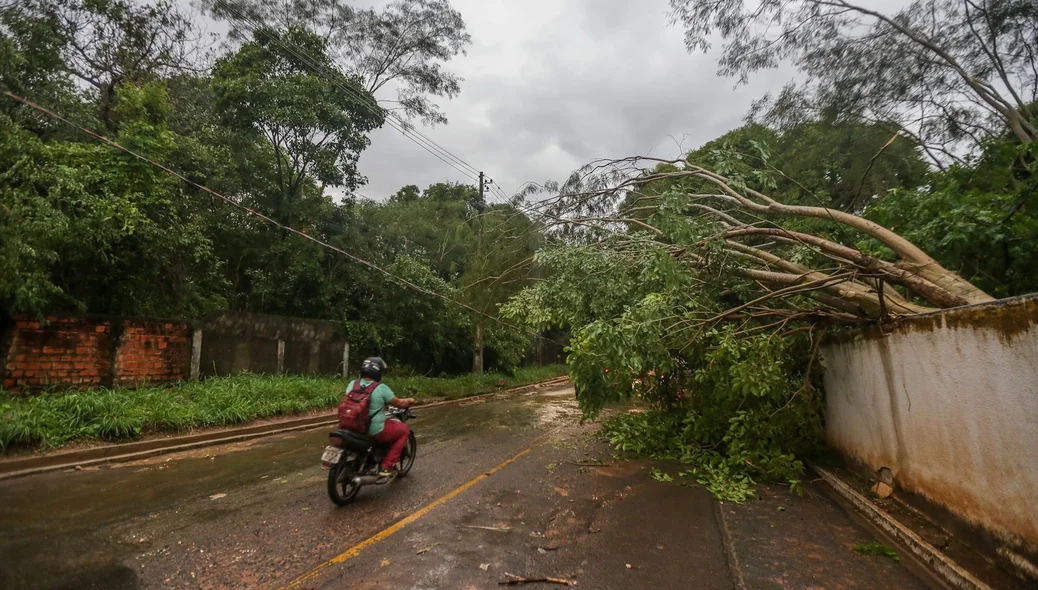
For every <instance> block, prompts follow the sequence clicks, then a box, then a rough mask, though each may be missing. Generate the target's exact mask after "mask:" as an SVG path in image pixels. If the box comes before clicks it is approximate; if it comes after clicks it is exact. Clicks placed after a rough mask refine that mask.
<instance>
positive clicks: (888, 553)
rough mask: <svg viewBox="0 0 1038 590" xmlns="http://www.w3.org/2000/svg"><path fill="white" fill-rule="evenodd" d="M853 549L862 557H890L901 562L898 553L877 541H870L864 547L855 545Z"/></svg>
mask: <svg viewBox="0 0 1038 590" xmlns="http://www.w3.org/2000/svg"><path fill="white" fill-rule="evenodd" d="M853 549H854V550H855V551H857V552H858V553H861V554H862V555H875V556H876V557H888V558H890V559H893V560H894V561H901V558H900V557H898V555H897V551H894V550H893V549H892V548H890V547H887V546H886V545H884V544H883V543H878V542H876V541H870V542H868V543H865V544H864V545H855V546H854V547H853Z"/></svg>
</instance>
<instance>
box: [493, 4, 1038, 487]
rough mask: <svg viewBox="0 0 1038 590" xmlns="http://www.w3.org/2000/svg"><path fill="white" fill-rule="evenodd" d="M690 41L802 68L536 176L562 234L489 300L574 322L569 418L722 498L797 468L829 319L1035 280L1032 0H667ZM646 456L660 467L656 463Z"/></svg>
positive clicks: (732, 63)
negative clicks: (649, 148) (667, 149)
mask: <svg viewBox="0 0 1038 590" xmlns="http://www.w3.org/2000/svg"><path fill="white" fill-rule="evenodd" d="M671 4H672V6H673V7H674V9H675V13H674V17H675V21H676V22H677V23H679V24H680V25H682V26H684V27H685V30H686V41H687V44H688V47H689V49H690V50H701V49H706V48H707V47H709V44H710V42H711V41H712V40H716V38H717V36H718V35H719V36H720V37H721V38H722V39H723V42H724V45H723V48H722V52H723V53H722V58H721V65H720V69H721V72H722V73H724V74H730V75H736V76H740V77H741V78H743V79H746V78H747V77H748V76H749V75H750V74H752V73H753V72H755V71H757V70H759V69H763V68H769V67H774V66H776V65H778V64H780V63H782V62H783V61H784V60H790V61H791V62H792V63H793V64H794V65H796V66H797V67H798V68H799V69H800V70H801V71H802V72H803V73H804V74H805V77H804V79H803V82H802V83H800V84H798V85H794V86H790V87H788V88H787V89H786V90H785V91H784V92H783V93H781V94H780V95H778V96H769V97H765V98H764V99H763V100H762V101H760V102H759V103H758V104H757V105H756V107H755V109H754V110H753V111H752V112H751V114H750V119H751V121H753V120H757V121H760V122H761V123H752V122H751V124H748V125H747V126H745V127H743V128H740V129H737V130H734V131H732V132H730V133H728V134H726V135H725V136H723V137H721V138H718V139H716V140H713V141H711V142H708V143H707V144H705V145H704V146H702V147H700V148H698V149H696V150H693V151H692V152H690V153H688V154H685V155H683V157H680V158H678V159H675V160H673V161H667V162H661V161H659V160H655V161H654V160H653V159H651V158H637V157H634V158H626V159H619V160H612V161H598V162H594V163H593V164H591V165H589V166H587V167H585V168H583V169H581V170H580V171H578V172H577V173H575V174H574V175H572V176H571V177H570V179H569V180H568V181H566V182H564V183H548V184H546V185H544V186H545V189H546V191H547V192H549V193H551V196H552V198H551V199H549V200H548V201H547V202H548V203H551V204H550V205H548V208H549V211H550V214H551V216H552V217H553V218H554V219H557V220H558V228H557V235H558V236H559V237H560V240H559V241H558V242H556V243H554V244H553V245H552V246H550V247H549V248H547V249H544V250H542V251H540V252H539V253H538V255H537V259H538V262H539V263H540V264H541V265H542V266H543V267H544V268H545V269H546V277H547V280H546V281H544V282H540V283H538V284H536V285H532V286H530V287H528V288H527V289H525V290H524V291H522V292H520V293H519V294H518V295H517V296H516V297H515V298H513V300H512V301H511V302H510V303H509V305H508V306H507V307H506V308H505V310H504V311H505V314H506V315H507V316H508V317H511V318H514V319H516V320H523V321H526V322H528V324H529V325H531V326H533V327H536V328H538V329H546V328H549V327H560V326H561V327H566V328H568V329H570V330H572V334H573V337H572V344H571V352H570V356H569V360H568V362H569V366H570V369H571V371H572V376H573V379H574V383H575V384H576V387H577V395H578V398H579V399H580V402H581V406H582V407H583V408H584V410H585V414H586V416H588V417H593V416H596V415H598V414H599V413H600V412H601V411H603V410H604V409H605V408H606V407H608V406H609V405H610V404H613V403H617V402H622V401H625V400H627V399H630V398H632V397H633V398H638V399H640V400H642V401H643V402H644V403H646V404H647V405H648V409H647V411H641V412H637V413H625V414H620V415H619V416H618V417H616V418H614V419H612V420H611V421H610V422H609V423H608V424H607V426H606V429H605V432H606V434H607V436H608V438H609V440H610V441H611V442H612V443H613V444H614V445H616V446H617V447H618V448H619V449H622V450H625V451H630V452H634V453H638V454H643V455H648V456H652V457H660V458H669V459H678V460H681V461H683V462H685V463H687V464H689V465H691V468H690V469H689V470H688V471H684V472H682V474H681V475H684V476H690V477H692V478H694V479H696V480H698V481H699V482H700V483H703V484H704V485H706V486H707V487H708V488H709V489H710V490H711V491H712V492H713V493H715V494H716V495H718V496H719V497H722V498H725V499H729V500H733V501H742V500H745V499H746V498H748V497H749V496H750V495H752V486H753V483H754V482H756V481H778V482H786V483H790V484H791V485H793V486H794V487H795V486H796V485H797V484H796V481H797V479H798V478H799V476H800V474H801V472H802V469H803V465H802V463H801V460H800V459H801V458H802V457H803V456H804V455H805V454H808V453H810V452H811V451H812V450H813V449H814V448H815V447H816V445H817V444H818V436H817V435H818V433H819V431H820V429H821V426H822V420H821V415H822V414H821V408H822V404H823V394H822V391H821V389H820V379H819V377H820V373H821V370H822V368H821V367H820V366H819V365H820V361H819V359H818V346H819V343H820V341H821V339H822V338H823V336H824V334H825V332H826V331H827V330H830V329H832V328H833V327H834V326H856V325H861V324H863V323H876V322H882V323H887V322H893V321H897V318H898V317H900V316H906V315H912V314H917V313H923V312H927V311H934V310H937V309H941V308H948V307H954V306H958V305H964V304H969V303H980V302H984V301H990V300H992V298H995V297H1005V296H1011V295H1018V294H1023V293H1029V292H1033V291H1036V290H1038V282H1036V279H1035V274H1034V273H1033V272H1030V271H1029V270H1028V269H1031V268H1033V267H1034V265H1035V264H1036V263H1038V251H1036V247H1038V232H1036V230H1038V201H1036V200H1035V199H1036V195H1038V190H1036V189H1038V186H1036V185H1035V182H1036V180H1035V178H1036V176H1035V172H1036V171H1038V170H1036V153H1035V148H1034V139H1035V137H1036V133H1035V129H1038V113H1036V111H1035V108H1034V105H1035V104H1036V100H1038V96H1036V94H1035V93H1036V92H1038V86H1036V85H1035V77H1034V72H1035V69H1034V66H1035V63H1036V62H1035V55H1036V53H1035V51H1034V50H1035V46H1034V39H1035V31H1036V30H1038V26H1036V25H1038V12H1036V11H1035V10H1034V6H1033V3H1027V2H1002V3H981V4H979V5H978V4H975V3H965V4H962V3H955V2H945V1H943V0H937V1H935V2H921V3H919V2H917V3H912V4H910V5H908V6H906V7H905V8H904V9H902V10H900V11H899V12H898V13H896V14H892V15H886V14H883V13H880V12H876V11H874V10H871V9H870V8H868V7H862V6H858V5H856V4H853V3H851V2H845V1H843V0H837V1H835V2H816V1H814V0H802V1H797V2H762V3H759V6H758V5H753V6H749V5H747V4H745V3H743V2H738V1H733V2H729V1H724V2H708V1H700V0H672V3H671ZM659 479H664V480H665V479H667V477H666V476H664V475H663V474H660V475H659Z"/></svg>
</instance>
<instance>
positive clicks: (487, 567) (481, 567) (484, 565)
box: [479, 563, 490, 571]
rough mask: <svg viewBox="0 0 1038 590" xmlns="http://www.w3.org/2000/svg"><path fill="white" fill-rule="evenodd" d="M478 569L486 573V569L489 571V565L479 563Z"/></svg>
mask: <svg viewBox="0 0 1038 590" xmlns="http://www.w3.org/2000/svg"><path fill="white" fill-rule="evenodd" d="M479 569H481V570H483V571H487V570H488V569H490V564H489V563H481V564H479Z"/></svg>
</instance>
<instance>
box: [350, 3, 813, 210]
mask: <svg viewBox="0 0 1038 590" xmlns="http://www.w3.org/2000/svg"><path fill="white" fill-rule="evenodd" d="M453 3H454V5H455V6H456V7H457V8H458V9H459V10H460V11H461V12H462V14H463V15H464V17H465V20H466V22H467V23H468V27H469V31H470V33H471V34H472V38H473V44H472V46H471V47H470V48H469V51H468V55H466V56H463V57H460V58H457V59H455V60H454V61H452V62H451V63H450V65H449V67H450V68H451V69H452V70H453V71H456V72H458V73H459V74H460V75H461V76H463V77H464V78H465V81H464V83H463V84H462V93H461V96H459V97H458V98H457V99H455V100H453V101H449V102H443V103H441V106H443V107H444V110H445V111H446V113H447V116H448V118H449V119H450V123H449V124H447V125H445V126H440V127H436V128H432V129H429V128H421V129H420V130H421V131H422V133H424V134H425V135H427V136H429V137H431V138H432V139H434V140H435V141H436V142H438V143H440V144H441V145H443V146H444V147H446V148H447V149H449V150H450V151H451V152H453V153H455V154H457V155H458V156H460V157H461V158H463V159H464V160H465V161H467V162H468V163H470V164H471V165H473V166H475V167H477V168H479V169H481V170H484V171H485V172H486V173H487V174H488V175H489V176H490V177H491V178H493V179H495V180H496V181H497V183H498V184H499V185H501V186H502V187H504V189H505V191H506V192H509V193H511V192H512V191H514V190H515V189H517V188H518V187H519V186H520V185H522V184H523V183H524V182H527V181H535V182H543V181H545V180H548V179H563V178H565V177H566V176H567V175H568V174H569V173H570V172H571V171H572V170H573V169H575V168H577V167H579V166H580V165H581V164H583V163H586V162H587V161H589V160H592V159H594V158H600V157H622V156H627V155H634V154H649V153H651V154H653V155H656V156H674V155H676V154H678V153H679V151H680V150H679V148H678V145H679V144H680V145H681V147H682V149H685V150H687V149H691V148H694V147H696V146H698V145H701V144H702V143H704V142H706V141H709V140H711V139H713V138H715V137H717V136H719V135H721V134H722V133H724V132H725V131H728V130H730V129H733V128H735V127H737V126H739V125H740V124H741V120H742V117H743V115H744V114H745V113H746V110H747V109H748V107H749V105H750V102H751V101H752V100H753V99H754V98H756V97H758V96H760V95H761V94H763V92H764V91H765V89H767V88H775V87H777V86H779V85H781V84H782V83H783V82H785V81H787V80H789V79H790V78H791V77H792V73H791V71H790V70H784V71H776V72H767V73H763V74H761V75H759V76H757V77H756V78H755V79H754V80H753V83H752V84H751V85H749V86H747V87H740V88H737V89H736V88H734V80H731V79H727V78H718V77H717V76H716V74H715V72H716V69H717V61H716V60H717V56H716V55H699V54H697V55H689V54H688V53H687V52H686V51H685V47H684V44H683V39H682V35H683V32H682V30H681V29H680V28H676V27H672V26H670V25H669V23H668V18H667V13H668V10H669V7H668V2H667V0H643V1H641V2H631V1H625V0H527V1H523V2H516V1H511V0H497V1H487V0H454V2H453ZM360 167H361V171H362V172H363V173H364V174H365V175H367V176H368V178H369V181H368V184H367V186H365V187H363V188H361V189H360V191H359V192H360V193H362V194H364V195H367V196H370V197H373V198H382V197H385V196H386V195H388V194H391V193H393V192H395V191H396V190H397V189H398V188H400V187H401V186H402V185H404V184H417V185H419V186H423V187H424V186H425V185H428V184H430V183H433V182H438V181H442V180H455V181H467V182H470V179H468V178H467V177H465V176H464V175H462V174H460V173H459V172H457V171H455V170H453V169H452V168H450V167H449V166H447V165H446V164H444V163H443V162H441V161H439V160H437V159H436V158H434V157H433V156H431V155H429V154H428V153H426V152H425V151H423V150H422V149H421V148H420V147H418V146H417V145H415V144H413V143H411V142H410V141H409V140H407V139H406V138H404V137H402V136H401V135H400V134H399V133H398V132H396V131H394V130H392V129H389V128H384V129H381V130H378V131H376V132H375V133H373V134H372V145H371V147H370V148H368V150H367V151H366V152H365V153H364V154H363V155H362V157H361V160H360Z"/></svg>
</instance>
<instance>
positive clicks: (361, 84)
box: [0, 0, 541, 374]
mask: <svg viewBox="0 0 1038 590" xmlns="http://www.w3.org/2000/svg"><path fill="white" fill-rule="evenodd" d="M220 6H221V7H222V8H223V10H222V11H220V10H216V7H215V6H214V7H211V8H213V10H214V11H215V12H216V13H217V14H218V16H227V17H228V18H231V17H232V16H233V14H234V10H249V11H255V10H259V9H260V8H262V7H261V6H260V5H258V4H257V5H256V6H253V7H251V8H249V7H247V6H245V5H238V4H232V3H220ZM286 6H287V5H286ZM314 6H316V7H317V8H319V9H320V11H323V12H322V14H323V16H322V17H321V19H317V18H310V17H312V16H313V15H312V14H311V12H312V11H309V12H307V11H306V10H305V7H304V6H303V4H298V3H297V4H293V5H292V7H290V8H286V10H293V11H303V12H306V14H307V15H309V16H308V17H307V18H305V19H303V18H295V17H298V16H299V14H303V12H299V14H295V17H293V18H290V19H281V18H278V16H279V15H275V14H273V13H268V12H264V13H263V14H262V15H261V16H262V17H263V18H259V19H258V20H257V21H256V22H252V21H249V20H248V19H246V20H240V19H239V20H235V21H234V25H235V26H234V27H233V29H232V32H231V36H230V37H229V38H228V39H224V40H222V41H224V42H223V43H218V44H214V43H213V42H212V40H208V39H207V38H206V37H204V36H203V35H201V33H200V31H198V30H196V28H195V26H194V25H193V24H192V21H191V19H189V18H187V17H186V16H185V15H184V14H182V13H181V12H180V11H179V9H178V7H177V5H176V4H175V3H168V2H157V3H138V2H134V1H132V0H99V1H94V0H91V1H82V2H80V1H76V2H58V1H56V0H30V1H28V2H16V3H11V2H4V3H0V82H2V87H3V88H4V89H9V90H11V91H12V92H15V93H16V94H20V95H23V96H26V97H27V98H29V99H31V100H33V101H35V102H38V103H40V104H42V105H43V106H45V107H48V108H52V109H54V110H56V111H58V112H60V113H61V114H63V115H65V116H67V117H69V118H70V119H72V120H73V121H74V122H75V123H77V124H80V125H84V126H86V127H88V128H91V129H95V130H98V131H100V132H101V133H104V134H105V135H106V136H108V137H110V138H111V139H113V140H114V141H116V142H119V143H121V144H123V145H125V146H126V147H128V148H130V149H131V150H134V151H135V152H137V153H139V154H141V155H142V156H145V157H148V158H151V159H153V160H155V161H157V162H159V163H161V164H163V165H165V166H168V167H170V168H171V169H173V170H176V171H177V172H179V173H181V174H183V175H184V176H185V177H187V178H189V179H190V180H192V181H194V182H197V183H199V184H202V185H204V186H207V187H210V188H212V189H214V190H216V191H219V192H220V193H222V194H224V195H227V196H229V197H230V198H232V199H234V200H235V201H236V202H239V203H241V204H243V205H246V206H248V207H251V208H253V209H255V210H257V211H259V212H261V213H263V214H265V215H268V216H270V217H272V218H273V219H275V220H277V221H279V222H281V223H285V224H287V225H290V226H292V227H295V228H297V229H299V230H301V231H304V232H307V233H309V234H310V235H313V236H316V237H319V238H320V239H322V240H324V241H327V242H329V243H331V244H333V245H335V246H336V247H339V248H342V249H344V250H345V251H347V252H350V253H351V254H354V255H356V256H359V257H361V258H364V259H366V260H370V261H372V262H374V263H375V264H378V265H379V266H381V267H384V268H386V269H387V270H389V271H390V272H392V273H394V274H396V275H398V276H400V277H402V278H403V279H405V280H407V281H410V282H412V283H414V284H417V285H419V286H421V287H423V288H425V289H429V290H432V291H435V292H437V293H441V294H443V295H446V296H448V297H451V298H454V299H458V300H462V301H465V302H466V303H468V304H470V305H472V306H473V307H475V308H477V309H479V310H480V311H482V312H484V313H486V314H487V315H490V316H493V315H495V314H496V313H497V305H498V304H499V303H500V302H502V301H504V300H505V299H506V298H507V297H508V296H509V295H510V294H511V293H513V292H515V291H517V290H518V289H520V288H522V287H523V286H524V285H525V284H526V282H525V281H526V278H525V277H526V276H527V274H528V271H529V266H530V265H529V264H528V263H526V264H524V263H523V261H529V259H530V257H531V255H532V254H533V251H534V250H535V249H536V248H537V247H538V245H539V244H540V240H541V234H540V232H539V231H538V229H537V228H536V227H534V225H533V224H532V222H531V220H530V219H528V218H527V217H526V216H525V215H522V214H520V213H519V212H518V211H517V210H516V209H515V208H514V207H511V206H509V205H490V204H488V203H484V202H482V200H481V196H480V191H479V190H478V188H477V187H473V186H467V185H455V184H436V185H433V186H430V187H428V188H426V189H425V190H420V189H419V188H418V187H416V186H407V187H405V188H403V189H402V190H401V191H400V192H399V193H398V194H397V195H394V196H392V197H390V198H389V199H388V200H387V201H384V202H373V201H367V200H360V199H356V198H354V197H353V196H351V195H352V191H353V190H354V189H356V188H357V187H359V186H360V185H362V184H363V182H364V175H363V172H362V171H361V170H359V169H358V164H357V163H358V157H359V155H360V153H361V152H362V151H363V150H364V149H365V148H366V147H367V146H368V144H369V143H370V139H369V132H370V131H372V130H373V129H375V128H377V127H379V126H381V125H383V124H384V123H386V121H387V112H388V111H386V110H384V109H383V108H382V107H380V106H378V101H379V98H378V97H377V96H376V95H375V93H376V92H379V91H380V89H382V88H383V87H384V86H385V85H386V84H387V83H388V82H392V84H391V85H390V87H392V88H397V89H399V91H400V94H399V95H398V96H396V98H398V99H399V100H401V101H402V102H403V104H404V106H405V110H406V111H407V113H409V114H410V115H413V116H415V117H419V118H423V119H427V120H431V121H442V120H443V117H442V114H441V113H440V112H439V111H438V109H437V108H436V106H435V104H433V103H432V102H431V98H432V97H437V96H441V97H452V96H454V95H456V94H457V93H458V91H459V89H460V87H459V85H458V80H457V78H456V77H455V76H453V75H452V74H451V73H450V72H448V71H446V70H445V69H444V64H445V62H447V61H448V60H449V59H450V58H451V57H452V56H454V55H456V54H458V53H459V52H460V51H462V50H463V48H464V46H465V45H466V44H467V42H468V35H467V33H466V32H465V25H464V22H463V21H462V20H461V17H460V15H459V14H458V13H457V11H455V10H453V8H451V6H450V5H449V3H447V2H444V1H429V0H403V1H399V2H396V3H394V4H392V5H390V6H389V7H388V8H386V9H385V10H384V11H382V12H376V11H372V10H354V9H353V8H349V7H346V6H345V5H339V4H336V3H334V2H333V3H326V2H321V3H318V4H315V5H314ZM283 8H284V7H283ZM265 10H274V8H272V7H271V6H267V7H266V8H265ZM337 11H338V13H341V14H340V16H342V14H346V13H348V14H349V15H350V19H349V23H348V26H346V24H345V23H344V22H340V21H337V20H336V18H335V14H336V13H337ZM343 11H345V12H343ZM250 14H251V12H250ZM322 19H323V20H322ZM232 20H233V19H232ZM321 23H323V24H321ZM340 25H342V26H340ZM216 41H220V40H216ZM402 48H408V49H407V50H406V51H405V50H402ZM344 193H345V197H341V196H333V195H342V194H344ZM0 235H2V238H0V276H3V280H0V313H45V312H54V311H75V312H90V313H110V314H125V315H139V316H151V317H156V316H157V317H184V318H192V317H198V316H200V315H203V314H205V313H206V312H208V311H211V310H216V309H234V310H243V311H252V312H261V313H273V314H283V315H295V316H302V317H309V318H318V319H328V320H332V321H335V322H337V323H338V324H339V325H340V326H341V329H342V331H343V332H344V333H346V334H348V335H349V337H350V338H351V341H352V342H353V344H354V349H355V350H358V351H362V352H363V353H362V354H361V355H360V357H361V358H362V357H363V356H364V354H369V353H370V354H381V355H384V356H386V357H389V359H390V361H391V362H393V363H394V364H399V363H403V364H406V365H409V366H411V367H413V368H415V369H416V370H419V371H421V372H423V373H425V372H428V373H433V374H439V373H456V372H461V371H465V370H467V369H469V368H471V367H472V354H473V348H474V347H476V346H477V342H476V341H477V339H480V340H483V341H484V342H483V343H482V346H483V348H485V352H484V355H483V356H484V357H485V361H484V365H485V366H486V368H487V369H490V370H505V371H508V370H512V369H514V368H515V367H517V366H519V364H520V363H521V362H522V361H523V359H524V358H525V356H526V355H527V353H528V351H529V349H530V338H529V337H528V336H527V335H525V334H522V333H517V332H515V331H514V330H508V329H504V328H500V327H494V326H484V325H483V323H484V322H491V323H492V321H491V320H486V319H485V318H482V316H479V315H476V314H472V313H471V312H465V311H463V310H462V309H461V308H459V307H457V306H454V305H452V304H450V303H449V302H447V301H444V300H443V299H438V298H435V297H430V296H429V295H426V294H422V293H418V292H415V291H413V290H410V289H408V288H407V287H405V286H403V285H401V284H400V283H399V282H397V281H394V280H392V279H390V278H388V277H386V276H385V275H383V274H381V273H378V272H374V271H372V270H371V269H368V268H365V267H363V266H361V265H358V264H356V263H355V262H353V261H351V260H349V259H348V258H346V257H343V256H341V255H339V254H336V253H334V252H331V251H328V250H326V249H323V248H321V247H320V246H318V245H316V244H313V243H311V242H308V241H305V240H302V239H300V238H299V237H298V236H293V235H291V234H289V233H287V232H284V231H282V230H280V229H277V228H275V227H272V226H270V225H267V224H264V223H262V222H261V221H259V220H257V219H256V218H254V217H251V216H249V215H247V214H246V213H245V212H244V211H241V210H238V209H235V208H233V207H230V206H228V205H227V204H226V203H224V202H222V201H220V200H219V199H217V198H215V197H213V196H211V195H209V194H207V193H205V192H203V191H201V190H199V189H198V188H196V187H194V186H191V185H189V184H186V183H183V182H181V181H180V180H178V179H176V178H174V177H172V176H170V175H167V174H166V173H164V172H163V171H161V170H159V169H158V168H155V167H153V166H150V165H148V164H147V163H145V162H142V161H140V160H138V159H136V158H134V157H132V156H130V155H128V154H125V153H122V152H119V151H117V150H113V149H112V148H110V147H107V146H105V145H103V144H100V143H99V142H97V141H96V140H94V139H93V138H90V137H89V136H87V135H85V134H82V133H80V132H78V131H77V130H75V129H74V128H72V127H70V126H67V125H64V124H62V123H59V122H57V121H54V120H52V119H50V118H47V117H45V116H43V115H42V114H40V113H38V112H37V111H35V110H33V109H31V108H29V107H27V106H25V105H23V104H20V103H18V102H16V101H14V100H11V99H8V98H6V97H5V98H2V99H0ZM477 328H478V329H477Z"/></svg>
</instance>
